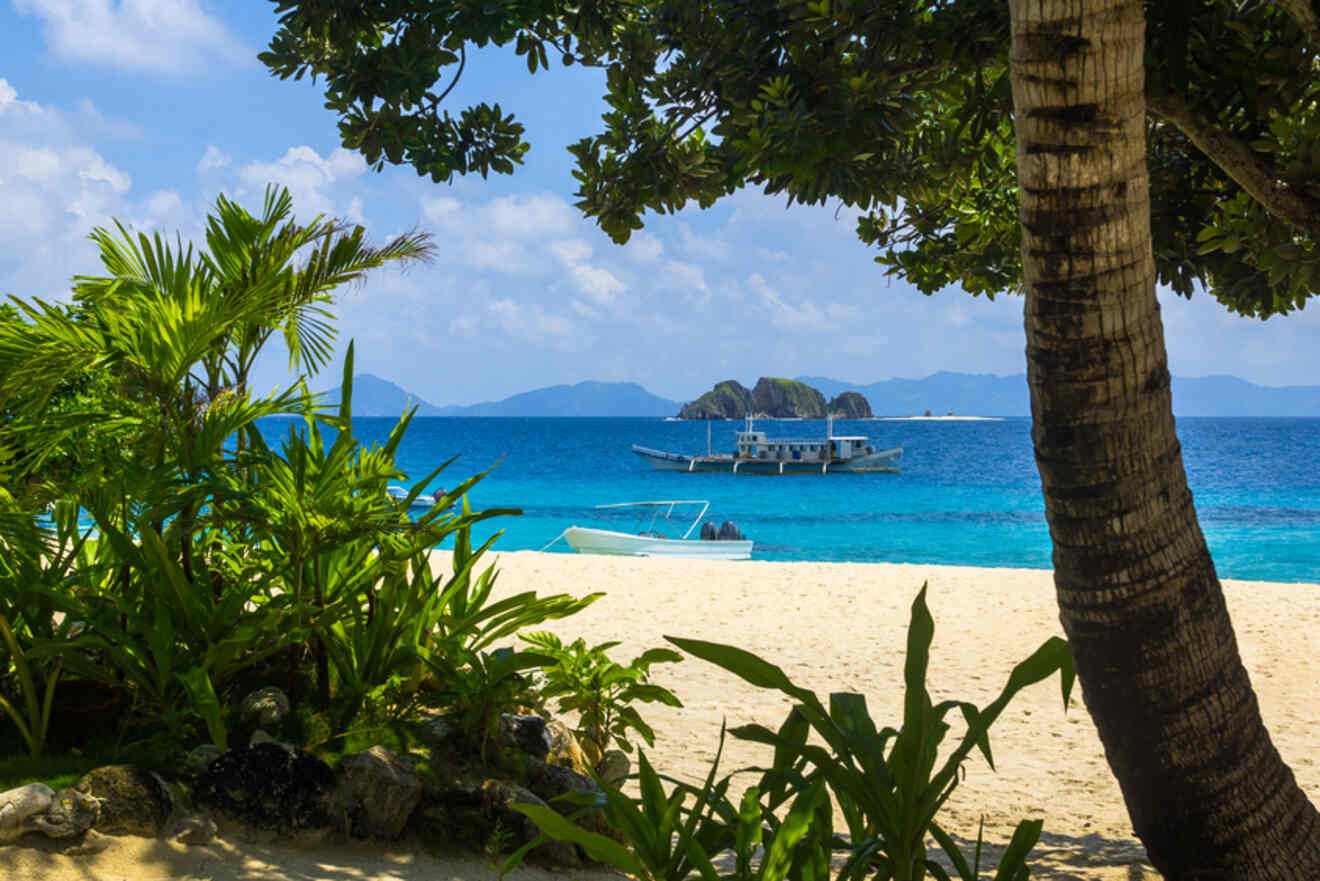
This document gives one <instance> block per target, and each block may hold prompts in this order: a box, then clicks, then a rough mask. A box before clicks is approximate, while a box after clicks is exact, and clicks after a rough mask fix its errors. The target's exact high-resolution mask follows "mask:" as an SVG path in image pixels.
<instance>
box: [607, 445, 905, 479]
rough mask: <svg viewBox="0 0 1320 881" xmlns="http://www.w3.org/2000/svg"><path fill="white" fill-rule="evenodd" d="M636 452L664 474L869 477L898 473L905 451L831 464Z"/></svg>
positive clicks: (899, 449) (645, 449) (636, 449)
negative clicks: (883, 473)
mask: <svg viewBox="0 0 1320 881" xmlns="http://www.w3.org/2000/svg"><path fill="white" fill-rule="evenodd" d="M632 451H633V452H634V453H636V454H637V455H638V456H639V457H641V458H642V459H643V460H644V461H645V462H646V463H647V464H648V465H650V466H651V467H652V468H656V469H658V470H660V471H688V472H697V471H701V472H723V473H725V474H728V473H736V474H839V473H841V472H842V473H847V474H866V473H874V472H890V473H892V472H896V471H898V468H899V462H900V461H901V460H902V458H903V448H902V447H894V448H893V449H889V450H877V451H876V452H874V453H869V454H867V455H865V456H857V457H855V458H852V459H835V460H833V461H830V462H821V461H805V460H802V459H784V460H780V459H738V458H734V457H733V456H685V455H683V454H682V453H667V452H665V451H663V450H653V449H650V448H649V447H641V446H637V445H636V444H634V445H633V448H632Z"/></svg>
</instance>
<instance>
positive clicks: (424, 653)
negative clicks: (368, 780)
mask: <svg viewBox="0 0 1320 881" xmlns="http://www.w3.org/2000/svg"><path fill="white" fill-rule="evenodd" d="M462 504H463V510H462V513H463V516H468V515H469V514H470V511H469V508H468V503H467V498H466V497H464V498H463V501H462ZM497 537H498V533H497V534H496V535H493V536H491V537H490V538H489V539H487V540H486V542H485V543H484V544H482V545H481V547H479V548H477V549H476V550H475V551H474V550H473V548H472V532H471V527H470V525H468V524H466V523H465V524H463V525H462V526H461V527H460V528H458V529H457V530H456V531H455V533H454V552H453V571H454V575H453V577H452V578H451V579H449V581H448V582H447V583H446V585H445V588H444V590H443V591H442V592H441V593H440V594H439V597H438V600H439V606H440V612H439V613H438V614H437V616H436V618H435V625H434V627H432V628H431V630H430V631H429V634H428V636H429V640H428V642H427V643H425V644H423V645H422V646H421V657H422V659H423V661H424V662H425V663H426V664H427V666H428V667H429V668H430V669H431V670H432V671H433V672H434V673H435V674H436V676H437V677H438V682H439V686H438V687H439V690H440V691H441V693H442V694H446V695H448V696H449V697H450V698H451V699H452V701H453V703H454V705H455V708H456V709H457V711H458V714H459V722H460V725H461V726H462V728H463V730H464V732H465V734H466V735H467V736H468V737H469V738H470V739H471V740H472V741H473V742H475V743H476V744H477V747H478V751H479V753H480V755H481V760H482V761H483V762H485V761H487V759H488V756H489V745H490V742H491V739H492V737H493V736H494V734H495V730H496V728H497V726H498V723H499V716H500V713H501V711H503V710H504V709H507V708H509V707H513V706H517V705H521V704H527V703H529V702H530V700H531V698H532V694H533V689H532V681H531V678H530V677H529V676H526V675H524V674H523V672H522V671H524V670H529V669H531V668H533V667H540V666H543V665H545V664H548V663H552V659H550V658H549V657H547V656H545V655H542V654H539V653H536V652H526V651H523V652H519V651H514V650H512V649H509V648H492V647H493V645H494V643H496V642H498V641H500V640H503V639H507V638H509V637H511V636H512V635H514V634H515V633H517V632H518V631H520V630H522V629H524V628H526V627H534V626H536V625H537V624H541V623H544V622H545V621H549V620H553V619H557V618H564V617H567V616H569V615H573V614H576V613H577V612H579V611H581V610H582V609H585V608H586V607H587V606H589V605H591V604H592V603H593V602H595V601H596V600H597V599H599V598H600V597H602V596H604V594H603V593H600V592H597V593H591V594H587V595H586V596H584V597H580V598H575V597H572V596H569V595H567V594H553V595H551V596H548V597H538V596H537V594H536V592H535V591H523V592H522V593H517V594H513V595H511V596H508V597H505V598H503V599H500V600H496V601H494V602H490V599H491V592H492V591H493V590H494V587H495V578H496V572H495V567H494V566H493V565H492V566H490V567H488V568H486V569H485V570H483V571H482V572H481V573H480V574H479V575H477V576H476V577H475V578H474V577H473V564H474V562H475V561H476V560H477V558H479V557H480V556H481V554H483V553H484V552H485V551H486V550H487V549H488V548H489V547H490V546H491V544H492V543H493V542H494V541H495V539H496V538H497Z"/></svg>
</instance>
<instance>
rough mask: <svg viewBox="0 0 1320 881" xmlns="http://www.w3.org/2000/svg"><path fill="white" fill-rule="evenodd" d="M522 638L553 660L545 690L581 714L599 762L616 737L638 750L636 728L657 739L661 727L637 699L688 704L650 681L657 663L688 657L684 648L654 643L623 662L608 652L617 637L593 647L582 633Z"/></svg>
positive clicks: (581, 727)
mask: <svg viewBox="0 0 1320 881" xmlns="http://www.w3.org/2000/svg"><path fill="white" fill-rule="evenodd" d="M518 638H519V639H521V640H523V641H524V642H526V643H528V644H529V645H531V646H532V647H533V648H534V650H535V651H536V652H537V653H538V654H541V655H543V656H545V657H546V658H548V659H551V660H552V661H553V663H550V664H547V665H545V666H543V667H542V668H541V671H540V676H541V680H542V681H541V684H540V685H539V687H538V689H537V690H538V693H539V696H540V698H541V700H545V701H551V700H554V701H556V710H557V711H558V712H559V713H574V714H576V716H577V720H578V723H577V730H576V732H575V733H576V734H577V737H578V740H579V741H580V742H581V744H582V749H583V752H584V753H586V756H587V760H588V761H590V762H591V763H592V764H593V765H595V766H597V767H599V764H600V761H601V758H602V757H603V756H604V754H605V750H607V749H608V748H609V746H610V743H611V742H613V743H614V744H615V745H617V746H618V747H619V748H621V749H622V750H623V751H624V752H632V743H631V742H630V741H629V734H630V732H632V733H636V734H637V735H639V736H640V737H641V738H642V739H643V740H645V741H646V743H647V745H648V746H654V745H655V732H654V731H653V730H652V729H651V726H650V725H648V724H647V723H646V722H645V721H644V720H643V719H642V716H641V714H640V713H639V712H638V711H637V709H636V707H634V706H633V704H634V703H635V702H639V701H640V702H644V703H662V704H665V705H666V706H671V707H681V706H683V704H682V702H680V701H679V699H678V698H676V697H674V695H673V694H672V693H671V692H670V691H669V690H668V689H665V688H663V687H661V686H659V685H656V684H654V683H652V682H651V681H650V671H651V666H652V665H653V664H657V663H662V662H677V661H681V660H683V656H682V655H680V654H678V652H675V651H672V650H670V649H649V650H647V651H645V652H642V654H640V655H638V656H637V657H635V658H633V659H632V660H631V661H630V662H628V664H627V665H623V664H619V663H617V662H615V661H612V660H610V658H609V655H607V654H606V652H608V651H609V650H610V649H612V648H614V647H615V646H617V645H618V644H619V643H617V642H603V643H600V644H599V645H594V646H592V647H591V648H587V644H586V640H584V639H581V638H579V639H576V640H574V641H573V642H572V643H570V644H568V645H564V643H563V641H562V640H561V639H560V638H559V637H558V636H556V635H555V634H553V633H550V632H548V631H544V630H538V631H534V632H532V633H521V634H519V635H518Z"/></svg>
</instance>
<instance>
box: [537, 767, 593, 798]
mask: <svg viewBox="0 0 1320 881" xmlns="http://www.w3.org/2000/svg"><path fill="white" fill-rule="evenodd" d="M525 779H526V782H527V788H528V789H530V790H531V791H532V792H534V793H535V794H537V795H539V796H540V797H541V798H543V799H545V800H546V801H551V800H552V799H554V798H555V797H556V796H559V795H563V794H564V793H566V792H581V793H587V794H595V793H598V792H600V787H599V786H597V785H596V781H595V780H592V779H591V778H590V777H588V776H586V775H585V774H579V773H577V772H576V771H574V770H572V769H570V768H564V767H561V766H559V765H551V764H550V763H549V762H542V761H541V760H539V759H528V760H527V773H526V775H525Z"/></svg>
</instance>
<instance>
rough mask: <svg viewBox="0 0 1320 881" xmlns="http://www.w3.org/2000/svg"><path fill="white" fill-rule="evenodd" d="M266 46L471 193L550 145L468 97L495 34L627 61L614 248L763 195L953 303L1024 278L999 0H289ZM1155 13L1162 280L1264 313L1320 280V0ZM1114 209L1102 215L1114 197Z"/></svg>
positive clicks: (1150, 52) (373, 138)
mask: <svg viewBox="0 0 1320 881" xmlns="http://www.w3.org/2000/svg"><path fill="white" fill-rule="evenodd" d="M276 4H277V8H278V11H279V13H280V14H281V19H280V30H279V32H278V33H277V34H276V35H275V37H274V38H273V40H272V41H271V45H270V48H269V51H267V52H265V53H263V55H262V56H261V57H262V60H263V61H264V62H265V63H266V64H267V65H268V66H269V67H270V69H271V70H272V71H273V72H275V73H276V74H278V75H280V76H282V77H289V76H296V77H301V76H304V75H308V74H310V75H312V76H314V77H318V78H322V79H323V80H324V86H325V93H326V99H327V102H326V103H327V106H328V107H329V108H330V109H332V110H334V111H335V112H336V113H337V114H339V126H340V134H341V137H342V140H343V143H344V145H345V146H346V147H348V148H350V149H354V150H358V151H360V152H361V153H362V155H363V156H364V157H365V158H366V159H367V160H368V161H369V162H371V163H373V164H375V165H376V166H377V167H380V166H382V165H383V164H384V163H385V162H390V163H396V164H410V165H412V166H413V167H414V168H416V169H417V171H418V173H419V174H426V175H430V176H431V177H432V178H433V179H435V180H437V181H442V180H444V181H447V180H450V179H452V177H453V176H454V175H455V174H466V173H470V172H478V173H480V174H482V175H483V176H484V175H486V174H488V173H489V172H492V171H493V172H497V173H510V172H512V171H513V170H514V167H515V165H516V164H517V163H519V162H521V160H522V157H523V156H524V155H525V153H526V152H527V150H528V149H529V144H528V143H527V142H526V141H525V140H524V139H523V134H524V132H523V128H522V126H521V125H520V124H519V123H518V122H517V121H516V119H515V118H514V116H513V115H512V114H511V113H509V112H507V111H506V110H504V109H502V108H501V107H500V106H499V105H498V104H497V105H493V106H491V105H486V104H480V105H477V106H473V107H467V108H464V109H462V110H461V111H458V112H457V113H456V114H451V113H450V111H449V110H448V109H446V108H445V107H444V100H445V98H446V97H447V95H448V94H449V92H450V90H451V89H452V87H453V85H454V83H455V82H456V81H457V80H458V78H459V77H461V76H462V73H463V68H464V62H465V59H466V54H467V52H468V51H469V49H470V48H472V47H485V46H490V45H495V46H508V47H512V48H513V49H514V50H515V52H516V53H517V54H518V55H519V56H521V58H522V59H523V60H524V61H525V63H526V65H527V68H528V70H529V71H531V72H533V73H535V72H538V71H541V70H543V69H545V68H548V67H551V66H553V65H552V62H554V63H562V64H588V65H593V66H598V67H601V68H603V69H604V71H605V76H606V86H607V93H606V95H605V100H606V102H607V104H608V107H609V110H608V112H607V113H606V115H605V116H604V130H603V131H602V132H600V133H598V134H595V135H592V136H589V137H584V138H583V139H582V140H580V141H578V142H577V143H576V144H574V145H573V146H572V147H571V148H570V150H571V152H572V153H573V155H574V157H575V160H576V165H577V168H576V170H575V171H574V176H575V177H576V178H577V181H578V190H577V196H578V198H579V202H578V206H579V207H580V208H581V209H582V210H583V211H584V212H586V213H587V214H588V215H590V216H592V217H594V218H596V221H597V222H598V223H599V224H600V226H601V227H602V229H604V230H605V231H606V232H607V233H609V234H610V235H611V236H612V237H613V238H614V239H615V240H616V241H620V242H622V241H626V240H627V238H628V237H629V235H630V234H631V232H632V231H633V230H635V229H638V228H640V226H641V225H642V218H643V216H644V215H645V213H646V212H659V213H666V212H673V211H677V210H678V209H680V208H682V207H683V206H684V205H686V204H688V203H689V202H696V203H698V204H700V205H703V206H705V205H709V204H711V203H713V202H714V201H715V200H716V199H718V198H719V197H721V196H723V195H726V194H728V193H730V192H732V191H733V190H735V189H737V188H739V187H742V186H756V187H759V188H760V189H762V190H763V191H764V192H766V193H769V194H778V195H783V196H784V197H786V198H788V199H789V200H792V201H795V202H801V203H820V202H824V201H826V200H830V199H838V200H841V201H842V202H843V203H845V204H847V205H850V206H855V207H857V208H859V209H861V210H862V212H863V215H862V218H861V220H860V222H859V224H858V234H859V236H860V237H861V238H862V239H863V240H864V241H866V242H868V243H869V244H871V245H872V246H874V247H876V248H877V249H878V250H879V252H880V253H879V255H878V256H877V257H876V259H877V261H878V262H879V263H881V264H882V265H884V266H886V267H887V268H888V270H889V271H890V272H891V273H895V274H901V275H903V276H905V277H906V278H907V279H908V280H910V281H911V282H912V283H914V284H915V285H916V286H917V287H918V288H919V289H920V290H922V291H923V292H926V293H932V292H934V291H936V290H938V289H940V288H942V287H944V286H946V285H950V284H959V285H961V286H962V287H963V288H964V289H966V290H967V291H969V292H971V293H973V294H985V295H988V296H993V295H994V294H996V293H999V292H1003V291H1014V290H1017V289H1018V287H1019V285H1020V279H1021V256H1020V252H1019V239H1018V235H1019V234H1018V226H1017V191H1016V169H1015V157H1014V135H1013V113H1012V97H1011V90H1010V87H1009V78H1008V61H1009V59H1008V47H1009V39H1008V9H1007V7H1006V5H1005V4H1003V3H998V2H993V0H952V2H938V0H893V2H886V3H863V2H856V0H817V2H807V0H784V2H779V3H761V2H753V0H719V2H709V0H653V2H642V3H633V2H622V0H601V2H592V3H582V4H571V3H562V2H555V0H503V2H500V3H474V2H470V0H450V2H431V3H425V4H417V3H412V2H405V0H383V2H379V3H374V4H370V5H363V4H356V3H336V2H311V0H276ZM1146 5H1147V18H1148V24H1147V51H1146V72H1147V83H1146V89H1147V95H1148V109H1149V111H1150V112H1149V116H1148V141H1149V151H1148V163H1149V166H1150V170H1151V189H1152V202H1153V204H1154V216H1153V230H1154V244H1155V256H1156V268H1157V271H1158V274H1159V279H1160V281H1161V282H1162V283H1164V284H1167V285H1169V286H1170V287H1172V289H1173V290H1175V291H1177V292H1178V293H1179V294H1182V295H1184V296H1190V295H1191V294H1192V293H1193V291H1194V290H1195V289H1196V288H1197V287H1198V286H1203V287H1204V288H1206V289H1207V290H1209V291H1210V292H1211V293H1213V295H1214V296H1215V297H1217V298H1218V299H1219V300H1220V301H1221V302H1222V303H1223V304H1224V305H1225V306H1226V307H1228V308H1229V309H1231V310H1233V311H1235V312H1238V313H1241V314H1243V315H1253V316H1257V317H1261V318H1265V317H1269V316H1271V315H1274V314H1280V313H1286V312H1289V311H1291V310H1293V309H1297V308H1301V307H1302V306H1303V305H1304V303H1305V301H1306V299H1307V298H1308V297H1309V296H1310V295H1311V293H1312V292H1314V291H1316V290H1317V289H1320V248H1317V244H1316V242H1317V238H1318V237H1320V109H1318V108H1320V104H1318V103H1317V100H1318V99H1320V76H1318V75H1317V73H1318V72H1320V70H1318V68H1317V64H1320V60H1318V59H1317V51H1318V50H1320V16H1318V15H1317V13H1316V11H1315V8H1314V6H1313V5H1312V4H1311V3H1310V2H1309V0H1279V2H1274V3H1269V2H1260V0H1248V2H1245V3H1236V2H1228V0H1202V2H1194V0H1178V2H1172V3H1148V4H1146ZM1097 210H1099V209H1097Z"/></svg>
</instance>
